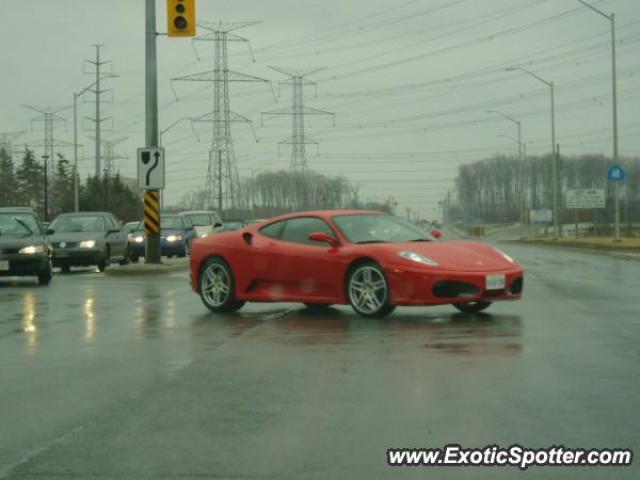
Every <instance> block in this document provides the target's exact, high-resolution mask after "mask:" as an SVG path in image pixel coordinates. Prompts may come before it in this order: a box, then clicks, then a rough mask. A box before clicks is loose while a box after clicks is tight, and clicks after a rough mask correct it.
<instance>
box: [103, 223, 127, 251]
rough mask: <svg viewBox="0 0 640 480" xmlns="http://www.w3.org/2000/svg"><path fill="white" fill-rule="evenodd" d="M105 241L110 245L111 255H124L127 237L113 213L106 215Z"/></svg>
mask: <svg viewBox="0 0 640 480" xmlns="http://www.w3.org/2000/svg"><path fill="white" fill-rule="evenodd" d="M105 221H106V223H107V242H108V243H109V246H110V247H111V256H112V257H122V256H124V252H125V247H126V240H127V237H126V235H125V234H124V232H123V230H122V225H121V224H120V222H119V221H118V220H116V219H115V217H114V216H113V215H107V216H106V218H105Z"/></svg>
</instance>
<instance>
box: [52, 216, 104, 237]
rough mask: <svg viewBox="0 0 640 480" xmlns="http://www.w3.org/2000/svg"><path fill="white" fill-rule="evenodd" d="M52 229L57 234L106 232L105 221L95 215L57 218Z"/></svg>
mask: <svg viewBox="0 0 640 480" xmlns="http://www.w3.org/2000/svg"><path fill="white" fill-rule="evenodd" d="M50 228H51V229H52V230H54V231H55V232H56V233H70V232H104V231H105V230H106V228H105V219H104V217H103V216H93V215H64V216H60V217H58V218H56V219H55V220H54V221H53V223H52V224H51V226H50Z"/></svg>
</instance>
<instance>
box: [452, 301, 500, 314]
mask: <svg viewBox="0 0 640 480" xmlns="http://www.w3.org/2000/svg"><path fill="white" fill-rule="evenodd" d="M491 303H492V302H465V303H454V304H453V306H454V307H455V308H457V309H458V310H460V311H461V312H462V313H469V314H473V313H478V312H481V311H482V310H484V309H485V308H487V307H488V306H489V305H491Z"/></svg>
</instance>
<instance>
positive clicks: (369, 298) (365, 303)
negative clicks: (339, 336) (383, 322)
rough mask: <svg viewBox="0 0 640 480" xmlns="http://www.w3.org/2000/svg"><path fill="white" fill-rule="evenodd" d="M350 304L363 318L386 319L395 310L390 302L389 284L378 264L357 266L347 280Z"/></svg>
mask: <svg viewBox="0 0 640 480" xmlns="http://www.w3.org/2000/svg"><path fill="white" fill-rule="evenodd" d="M347 296H348V297H349V303H351V307H352V308H353V309H354V310H355V312H356V313H357V314H358V315H361V316H363V317H378V318H379V317H385V316H387V315H389V314H390V313H391V312H393V311H394V310H395V308H396V307H395V305H392V304H391V302H390V298H391V297H390V295H389V284H388V282H387V277H386V275H385V274H384V271H383V270H382V268H381V267H380V265H378V264H377V263H373V262H366V263H361V264H359V265H357V266H356V267H355V268H354V269H353V270H352V271H351V272H350V274H349V277H348V279H347Z"/></svg>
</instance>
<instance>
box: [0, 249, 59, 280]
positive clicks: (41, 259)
mask: <svg viewBox="0 0 640 480" xmlns="http://www.w3.org/2000/svg"><path fill="white" fill-rule="evenodd" d="M0 261H2V262H4V261H8V262H9V270H0V277H20V276H27V275H29V276H31V275H38V274H39V273H42V272H44V271H45V270H46V269H47V267H48V263H49V256H48V255H47V254H40V255H20V254H15V255H14V254H11V255H6V254H5V255H0Z"/></svg>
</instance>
